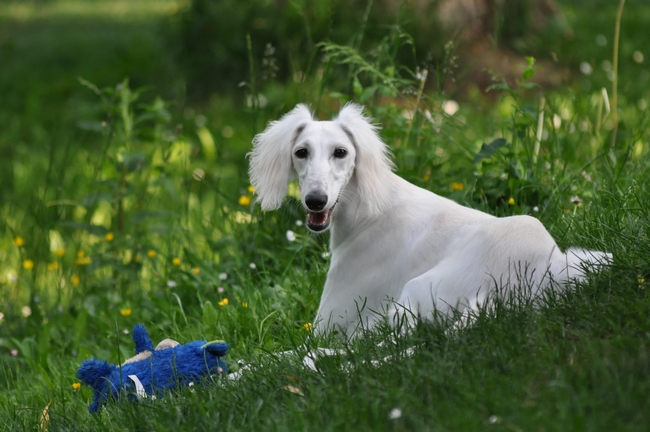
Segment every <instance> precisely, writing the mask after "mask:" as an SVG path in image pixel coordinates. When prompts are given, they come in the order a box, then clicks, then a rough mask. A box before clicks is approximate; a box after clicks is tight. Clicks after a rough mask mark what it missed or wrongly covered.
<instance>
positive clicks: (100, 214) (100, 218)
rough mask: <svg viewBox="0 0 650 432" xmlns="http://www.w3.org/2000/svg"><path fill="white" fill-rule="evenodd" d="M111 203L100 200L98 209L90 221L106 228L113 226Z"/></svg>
mask: <svg viewBox="0 0 650 432" xmlns="http://www.w3.org/2000/svg"><path fill="white" fill-rule="evenodd" d="M111 211H112V208H111V204H110V203H108V202H106V201H100V202H99V204H98V205H97V209H96V210H95V212H94V213H93V216H92V218H91V219H90V223H91V224H93V225H102V226H104V227H106V228H108V227H110V226H111Z"/></svg>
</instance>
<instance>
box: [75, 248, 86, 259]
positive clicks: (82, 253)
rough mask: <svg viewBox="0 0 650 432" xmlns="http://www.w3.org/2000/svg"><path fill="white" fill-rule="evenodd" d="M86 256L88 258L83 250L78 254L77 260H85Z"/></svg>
mask: <svg viewBox="0 0 650 432" xmlns="http://www.w3.org/2000/svg"><path fill="white" fill-rule="evenodd" d="M85 256H86V252H84V251H82V250H80V251H79V252H77V258H83V257H85Z"/></svg>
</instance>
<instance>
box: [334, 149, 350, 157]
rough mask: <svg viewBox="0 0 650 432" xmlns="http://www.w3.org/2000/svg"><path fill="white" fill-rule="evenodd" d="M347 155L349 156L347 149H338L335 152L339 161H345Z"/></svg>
mask: <svg viewBox="0 0 650 432" xmlns="http://www.w3.org/2000/svg"><path fill="white" fill-rule="evenodd" d="M347 155H348V151H347V150H346V149H342V148H337V149H336V150H334V157H335V158H337V159H343V158H344V157H346V156H347Z"/></svg>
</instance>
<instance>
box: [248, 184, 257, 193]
mask: <svg viewBox="0 0 650 432" xmlns="http://www.w3.org/2000/svg"><path fill="white" fill-rule="evenodd" d="M248 192H249V193H253V192H255V188H254V187H253V186H252V185H251V186H248Z"/></svg>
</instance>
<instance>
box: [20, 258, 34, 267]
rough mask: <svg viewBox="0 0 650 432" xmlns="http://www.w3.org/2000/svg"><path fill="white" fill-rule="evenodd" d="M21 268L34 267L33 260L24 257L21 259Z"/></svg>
mask: <svg viewBox="0 0 650 432" xmlns="http://www.w3.org/2000/svg"><path fill="white" fill-rule="evenodd" d="M23 268H24V269H25V270H31V269H33V268H34V261H32V260H30V259H26V260H25V261H23Z"/></svg>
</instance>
